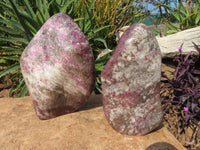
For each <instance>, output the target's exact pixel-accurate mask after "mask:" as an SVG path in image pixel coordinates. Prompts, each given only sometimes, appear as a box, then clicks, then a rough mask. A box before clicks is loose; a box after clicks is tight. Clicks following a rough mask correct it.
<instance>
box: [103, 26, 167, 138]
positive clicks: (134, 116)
mask: <svg viewBox="0 0 200 150" xmlns="http://www.w3.org/2000/svg"><path fill="white" fill-rule="evenodd" d="M160 77H161V53H160V49H159V46H158V43H157V40H156V38H155V37H154V34H153V33H152V31H151V30H150V29H149V28H148V27H147V26H145V25H144V24H134V25H132V26H131V27H130V28H129V29H128V30H126V32H125V33H124V34H123V35H122V37H121V39H120V41H119V43H118V46H117V48H116V50H115V52H114V54H113V56H112V57H111V58H110V60H109V61H108V63H107V64H106V65H105V67H104V70H103V71H102V74H101V81H102V90H103V106H104V113H105V116H106V119H107V120H108V122H109V123H110V124H111V126H112V127H113V128H114V129H115V130H117V131H118V132H120V133H123V134H128V135H144V134H147V133H149V132H150V131H152V130H153V129H155V128H156V127H157V126H158V125H159V124H160V122H161V120H162V115H163V114H162V110H161V103H160V95H159V93H160V89H159V82H160Z"/></svg>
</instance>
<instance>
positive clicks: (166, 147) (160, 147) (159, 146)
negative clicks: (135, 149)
mask: <svg viewBox="0 0 200 150" xmlns="http://www.w3.org/2000/svg"><path fill="white" fill-rule="evenodd" d="M145 150H178V149H177V148H176V147H174V146H173V145H171V144H169V143H166V142H157V143H154V144H151V145H150V146H149V147H147V148H146V149H145Z"/></svg>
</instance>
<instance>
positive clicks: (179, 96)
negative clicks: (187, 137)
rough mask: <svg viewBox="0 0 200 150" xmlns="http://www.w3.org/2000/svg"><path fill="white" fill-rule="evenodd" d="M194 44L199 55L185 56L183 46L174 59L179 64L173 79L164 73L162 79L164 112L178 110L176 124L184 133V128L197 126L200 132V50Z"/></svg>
mask: <svg viewBox="0 0 200 150" xmlns="http://www.w3.org/2000/svg"><path fill="white" fill-rule="evenodd" d="M193 44H194V47H195V49H196V50H197V51H198V53H199V55H197V56H193V55H192V54H191V53H189V54H187V55H186V56H184V55H183V54H182V46H183V44H182V45H181V46H180V47H179V48H178V50H179V52H180V54H179V55H178V56H175V57H173V60H174V61H175V62H177V66H176V67H175V71H174V72H173V78H169V77H168V76H167V75H166V74H165V72H162V77H163V78H165V79H166V80H165V81H164V82H165V84H164V87H162V88H161V97H162V98H163V100H162V105H163V111H164V113H165V115H166V114H169V112H170V111H169V110H170V109H172V107H173V109H174V108H175V109H176V111H175V112H176V113H177V116H179V118H178V119H177V120H178V121H177V122H176V124H179V128H181V131H180V132H184V131H185V129H184V128H187V127H189V126H191V125H195V126H196V127H197V128H198V130H199V127H200V124H199V122H200V84H199V82H200V48H199V47H198V46H197V45H196V44H195V43H193ZM163 93H165V94H163ZM166 93H167V94H166ZM180 121H182V122H181V123H180ZM180 124H181V125H180ZM180 126H181V127H180ZM198 132H199V131H198Z"/></svg>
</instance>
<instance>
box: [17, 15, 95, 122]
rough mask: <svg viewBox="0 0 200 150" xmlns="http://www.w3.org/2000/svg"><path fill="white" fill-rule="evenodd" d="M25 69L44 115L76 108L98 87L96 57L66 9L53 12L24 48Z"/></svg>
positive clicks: (47, 117) (39, 111)
mask: <svg viewBox="0 0 200 150" xmlns="http://www.w3.org/2000/svg"><path fill="white" fill-rule="evenodd" d="M20 64H21V69H22V73H23V76H24V79H25V82H26V85H27V87H28V90H29V93H30V95H31V97H32V101H33V104H34V107H35V110H36V114H37V116H38V117H39V118H40V119H49V118H53V117H56V116H59V115H63V114H66V113H70V112H73V111H75V110H77V109H78V108H79V107H81V106H82V105H83V104H84V103H85V102H86V100H87V99H88V97H89V96H90V94H91V92H92V90H93V87H94V80H95V75H94V58H93V54H92V50H91V48H90V45H89V42H88V41H87V39H86V37H85V35H84V34H83V33H82V31H81V29H80V28H79V27H78V25H77V24H76V23H75V22H74V21H73V20H72V19H71V18H70V17H69V16H67V15H65V14H63V13H59V14H56V15H54V16H52V17H51V18H50V19H48V20H47V22H46V23H45V24H44V25H43V26H42V27H41V29H40V30H39V31H38V33H37V34H36V35H35V36H34V38H33V39H32V40H31V42H30V43H29V45H28V46H27V47H26V49H25V50H24V52H23V54H22V56H21V60H20Z"/></svg>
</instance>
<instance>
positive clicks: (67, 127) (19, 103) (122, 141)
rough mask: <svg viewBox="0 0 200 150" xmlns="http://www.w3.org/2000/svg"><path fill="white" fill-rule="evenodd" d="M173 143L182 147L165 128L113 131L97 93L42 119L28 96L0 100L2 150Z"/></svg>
mask: <svg viewBox="0 0 200 150" xmlns="http://www.w3.org/2000/svg"><path fill="white" fill-rule="evenodd" d="M170 145H171V146H170ZM172 145H173V147H175V148H176V149H177V150H185V148H184V147H183V146H182V145H181V144H180V143H179V142H178V141H177V139H176V138H175V137H174V136H173V135H172V134H171V133H170V132H169V131H168V130H167V129H166V128H165V127H162V128H160V129H158V130H156V131H154V132H151V133H150V134H147V135H145V136H128V135H122V134H119V133H117V132H115V131H114V130H113V129H112V128H111V127H110V125H109V124H108V122H107V121H106V119H105V116H104V113H103V108H102V99H101V96H100V95H97V96H96V95H95V96H93V95H92V96H91V97H90V98H89V100H88V101H87V103H86V104H85V105H84V107H83V108H81V109H80V110H79V111H76V112H74V113H70V114H67V115H63V116H60V117H56V118H53V119H49V120H43V121H41V120H39V119H38V118H37V117H36V116H35V112H34V109H33V107H32V103H31V98H30V97H23V98H15V99H13V98H1V99H0V149H1V150H167V148H168V150H174V149H172V148H171V147H172ZM153 148H154V149H153Z"/></svg>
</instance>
